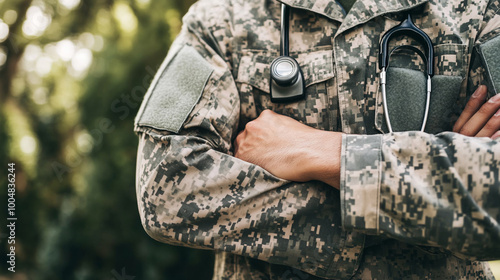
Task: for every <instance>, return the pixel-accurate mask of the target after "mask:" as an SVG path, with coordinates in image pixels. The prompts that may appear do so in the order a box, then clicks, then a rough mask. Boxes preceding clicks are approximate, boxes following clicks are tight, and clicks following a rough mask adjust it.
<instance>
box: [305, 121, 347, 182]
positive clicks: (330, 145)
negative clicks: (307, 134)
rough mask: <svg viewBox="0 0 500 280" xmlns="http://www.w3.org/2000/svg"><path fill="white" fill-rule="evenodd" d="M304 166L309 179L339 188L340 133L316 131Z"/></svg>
mask: <svg viewBox="0 0 500 280" xmlns="http://www.w3.org/2000/svg"><path fill="white" fill-rule="evenodd" d="M310 149H311V153H310V157H309V159H308V161H307V162H308V164H307V166H306V170H308V171H307V172H309V174H310V177H311V180H317V181H322V182H324V183H326V184H329V185H331V186H332V187H335V188H337V189H339V187H340V158H341V149H342V133H340V132H332V131H323V130H318V131H316V135H314V143H313V145H311V146H310Z"/></svg>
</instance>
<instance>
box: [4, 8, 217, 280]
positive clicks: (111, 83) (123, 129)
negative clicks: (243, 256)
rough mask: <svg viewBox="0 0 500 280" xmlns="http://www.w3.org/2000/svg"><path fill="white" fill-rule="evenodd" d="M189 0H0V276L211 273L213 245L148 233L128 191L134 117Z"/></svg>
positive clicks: (132, 172)
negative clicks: (12, 193)
mask: <svg viewBox="0 0 500 280" xmlns="http://www.w3.org/2000/svg"><path fill="white" fill-rule="evenodd" d="M193 2H194V1H193V0H188V1H181V0H163V1H151V0H126V1H125V0H99V1H98V0H43V1H42V0H0V44H1V45H0V163H1V164H0V166H1V167H0V185H1V187H0V189H1V190H2V191H1V194H0V201H1V202H0V205H1V207H2V208H4V207H5V208H4V209H1V210H0V213H1V214H0V221H1V222H0V225H2V226H1V227H0V244H1V246H0V279H52V280H55V279H116V280H121V279H128V280H131V279H210V278H211V276H212V270H213V267H212V265H213V261H212V260H213V254H212V252H208V251H199V250H192V249H186V248H180V247H174V246H169V245H165V244H162V243H159V242H156V241H154V240H153V239H151V238H150V237H149V236H147V234H146V233H145V232H144V230H143V229H142V226H141V224H140V220H139V215H138V211H137V204H136V197H135V159H136V151H137V137H136V136H135V134H134V133H133V119H134V116H135V114H136V112H137V110H138V107H139V104H140V102H141V100H142V97H143V95H144V94H145V92H146V90H147V87H148V85H149V83H150V82H151V80H152V78H153V75H154V73H155V71H156V70H157V69H158V67H159V66H160V64H161V62H162V60H163V58H164V57H165V55H166V53H167V51H168V47H169V46H170V44H171V42H172V40H173V39H174V38H175V36H176V35H177V33H178V32H179V30H180V27H181V17H182V15H183V14H184V13H185V12H186V11H187V9H188V8H189V6H190V5H191V4H192V3H193ZM11 162H13V163H15V168H16V171H15V173H16V189H17V192H16V217H17V218H18V220H17V222H16V244H15V246H16V267H15V268H16V273H11V272H9V271H8V270H7V268H8V266H9V265H8V264H7V263H6V261H7V256H6V255H7V253H8V248H9V246H10V245H9V244H7V242H6V241H7V236H8V232H7V231H6V230H7V228H6V226H5V221H6V215H7V213H6V211H7V203H6V202H7V176H6V175H7V168H8V167H7V163H11ZM133 276H134V277H135V278H133Z"/></svg>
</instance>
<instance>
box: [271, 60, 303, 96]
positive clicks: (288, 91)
mask: <svg viewBox="0 0 500 280" xmlns="http://www.w3.org/2000/svg"><path fill="white" fill-rule="evenodd" d="M270 71H271V85H270V87H271V88H270V91H271V101H272V102H274V103H283V102H291V101H295V100H299V99H302V98H304V97H305V96H304V93H305V90H304V76H303V74H302V71H301V70H300V67H299V64H298V63H297V61H296V60H295V59H293V58H292V57H289V56H280V57H278V58H276V59H275V60H273V62H272V63H271V69H270Z"/></svg>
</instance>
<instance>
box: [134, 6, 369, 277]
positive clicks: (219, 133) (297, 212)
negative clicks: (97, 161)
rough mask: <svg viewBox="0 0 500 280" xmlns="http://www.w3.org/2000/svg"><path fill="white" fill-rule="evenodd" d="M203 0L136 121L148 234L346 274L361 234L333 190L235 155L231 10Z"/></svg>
mask: <svg viewBox="0 0 500 280" xmlns="http://www.w3.org/2000/svg"><path fill="white" fill-rule="evenodd" d="M217 2H218V1H217ZM207 3H209V1H201V2H198V3H197V4H195V6H194V7H193V8H192V9H191V10H190V12H189V13H188V15H187V16H185V17H184V27H183V30H182V32H181V34H180V35H179V37H178V38H177V39H176V41H175V43H174V45H173V46H172V48H171V51H170V53H169V55H168V56H167V59H166V62H165V63H164V65H163V66H162V68H164V69H163V70H162V69H161V70H160V71H159V73H158V74H157V77H156V78H155V80H154V81H153V85H152V88H150V90H149V92H148V94H147V95H146V97H145V100H144V101H143V104H142V108H141V109H140V111H139V114H138V116H137V118H136V126H135V129H136V132H137V133H138V135H139V139H140V140H139V149H138V157H137V182H136V192H137V202H138V207H139V212H140V217H141V221H142V224H143V227H144V229H145V231H146V232H147V233H148V234H149V235H150V236H151V237H152V238H154V239H156V240H158V241H160V242H164V243H168V244H174V245H182V246H189V247H193V248H201V249H210V250H221V251H226V252H231V253H234V254H238V255H242V256H247V257H251V258H257V259H260V260H264V261H267V262H270V263H273V264H280V265H287V266H291V267H294V268H297V269H300V270H303V271H306V272H308V273H311V274H314V275H316V276H320V277H327V278H337V279H347V278H349V277H350V276H351V275H352V274H353V273H354V271H355V269H356V267H357V265H358V262H359V259H360V257H361V252H362V248H363V244H364V235H363V234H361V233H351V232H346V231H344V230H343V229H342V226H341V217H340V212H341V211H340V193H339V192H338V191H337V190H335V189H333V188H331V187H329V186H327V185H324V184H322V183H320V182H309V183H292V182H288V181H284V180H282V179H279V178H277V177H275V176H273V175H272V174H270V173H268V172H267V171H266V170H264V169H262V168H261V167H259V166H256V165H252V164H250V163H247V162H244V161H242V160H239V159H237V158H235V157H233V156H232V140H233V139H234V138H235V137H236V135H237V132H238V122H239V110H240V103H239V102H240V100H239V95H238V88H237V85H236V83H235V81H234V78H233V76H232V74H231V73H232V71H233V64H232V62H231V55H230V53H231V31H232V26H231V21H230V15H228V9H229V8H230V7H228V6H223V5H214V4H213V2H212V4H210V6H209V7H208V6H207V5H208V4H207ZM201 58H202V59H201ZM189 65H191V66H193V65H194V67H192V68H193V69H191V70H189V71H187V70H185V69H186V67H190V66H189ZM186 71H187V72H188V73H185V72H186ZM207 73H209V75H207ZM180 81H186V83H181V84H177V83H179V82H180ZM186 84H189V85H186ZM200 85H201V86H200ZM200 89H201V91H200V93H199V94H198V90H200ZM191 105H194V106H191ZM186 108H187V109H186ZM186 110H188V114H185V113H186ZM179 120H180V121H179ZM179 124H180V126H179Z"/></svg>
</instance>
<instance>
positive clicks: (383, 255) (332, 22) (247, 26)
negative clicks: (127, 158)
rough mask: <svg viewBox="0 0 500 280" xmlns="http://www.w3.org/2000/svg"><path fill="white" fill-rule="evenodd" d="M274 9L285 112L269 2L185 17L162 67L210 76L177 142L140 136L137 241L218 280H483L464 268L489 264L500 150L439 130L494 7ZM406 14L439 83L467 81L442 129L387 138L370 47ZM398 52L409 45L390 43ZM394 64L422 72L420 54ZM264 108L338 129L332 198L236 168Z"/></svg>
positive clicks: (484, 72)
mask: <svg viewBox="0 0 500 280" xmlns="http://www.w3.org/2000/svg"><path fill="white" fill-rule="evenodd" d="M283 2H284V3H287V4H289V5H291V6H292V7H294V9H292V13H291V22H290V31H291V33H290V54H291V56H293V57H294V58H296V59H297V61H298V62H299V64H300V65H301V67H302V70H303V72H304V78H305V83H306V86H307V88H306V95H307V98H306V100H303V101H299V102H295V103H291V104H273V103H271V101H270V96H269V64H270V62H271V61H272V60H273V59H274V58H275V57H277V56H278V55H279V45H280V32H279V29H280V2H278V1H276V0H215V1H208V0H202V1H200V2H198V3H197V4H195V5H194V6H193V7H192V8H191V10H190V12H189V13H188V14H187V15H186V16H185V17H184V19H183V21H184V25H183V29H182V31H181V34H180V35H179V37H178V38H177V40H176V41H175V42H174V45H173V46H172V47H171V52H170V54H169V57H172V56H173V55H172V54H173V53H175V51H176V50H177V49H179V48H180V46H182V45H190V46H193V47H194V48H195V49H196V50H197V51H198V52H199V53H200V54H201V55H202V56H203V57H204V58H205V59H206V60H207V61H208V62H209V63H210V64H211V65H212V67H213V69H214V71H213V73H212V76H211V77H210V78H209V80H208V82H207V85H206V86H205V88H204V89H203V93H202V96H201V98H200V100H199V102H198V103H197V104H196V106H195V107H194V109H193V110H192V112H191V114H190V115H189V117H188V119H187V120H186V122H185V123H184V125H183V128H182V130H181V131H180V133H179V134H178V135H174V134H171V133H168V132H166V131H162V130H154V129H152V128H148V127H144V126H142V127H139V126H136V128H135V129H136V131H137V132H138V134H139V136H140V144H139V151H138V159H137V182H136V186H137V201H138V206H139V212H140V216H141V220H142V223H143V226H144V228H145V230H146V232H147V233H148V234H149V235H151V236H152V237H153V238H155V239H156V240H158V241H161V242H165V243H169V244H175V245H182V246H190V247H194V248H203V249H211V250H215V251H216V265H215V273H214V279H235V280H236V279H238V280H239V279H324V278H327V279H493V276H492V275H491V272H490V270H489V267H488V265H487V263H483V262H478V261H473V260H474V259H481V260H484V259H493V258H500V240H499V236H500V227H499V225H498V221H500V209H499V205H500V203H499V201H500V182H499V177H500V174H499V170H498V161H499V155H500V145H499V144H498V143H497V142H495V141H490V140H488V139H473V138H467V137H463V136H460V135H457V134H453V133H449V132H444V133H440V134H438V133H439V132H442V131H445V130H449V127H451V125H452V124H453V122H454V121H455V120H456V118H457V116H458V115H459V114H460V111H461V110H462V108H463V107H464V105H465V103H466V100H467V98H468V96H470V94H471V93H472V92H473V90H474V89H475V88H476V87H477V86H478V85H479V84H484V83H485V82H486V80H487V79H488V77H489V75H488V71H491V69H488V68H487V67H486V66H485V65H484V61H482V60H481V59H480V58H478V57H477V56H474V55H472V54H473V53H474V46H475V45H476V44H480V43H484V42H486V41H487V40H489V39H491V38H493V37H495V36H497V35H498V34H499V33H500V28H499V26H500V16H499V9H500V1H499V0H491V1H489V2H488V1H480V0H468V1H459V0H452V1H425V0H387V1H377V0H366V1H365V0H359V1H356V3H355V4H354V5H353V7H352V8H351V10H350V11H349V13H348V14H347V15H346V16H344V15H343V14H342V11H341V9H340V7H339V6H338V5H337V4H336V2H335V1H330V0H317V1H313V0H283ZM406 13H411V14H412V17H413V19H414V22H415V24H416V25H417V26H419V27H420V28H422V29H423V30H424V31H425V32H426V33H427V34H428V35H429V36H430V38H431V39H432V40H433V43H434V50H435V57H434V60H435V72H436V75H440V76H442V77H441V78H443V79H446V77H451V76H459V77H462V79H459V81H461V82H460V83H461V85H460V88H461V91H460V92H457V93H454V94H452V95H447V96H455V97H456V100H454V102H455V104H456V105H455V106H454V107H453V108H449V110H447V111H446V112H443V117H442V118H440V119H439V120H431V121H435V122H437V123H436V124H435V125H434V126H433V127H441V130H440V131H432V133H416V132H401V133H394V134H383V133H384V132H386V127H385V123H384V117H383V109H382V102H381V94H380V90H379V80H378V73H379V70H378V64H377V61H378V42H379V41H380V38H381V36H382V35H383V34H384V32H386V31H387V30H388V29H390V28H392V27H393V26H395V25H397V24H398V23H399V22H400V21H401V20H402V19H404V17H405V16H406ZM402 44H415V46H416V47H420V46H419V45H418V44H417V42H415V41H413V40H412V39H411V38H408V37H406V36H401V37H399V38H397V39H396V40H395V41H394V42H392V46H397V45H402ZM168 59H169V58H168V57H167V60H168ZM391 65H394V66H396V67H405V68H411V69H416V70H422V69H423V68H424V64H423V62H422V61H420V59H419V58H418V56H416V55H415V56H412V55H395V59H394V61H391ZM453 80H454V81H456V80H457V79H453ZM179 94H181V93H179ZM145 109H146V110H147V108H145ZM265 109H271V110H273V111H275V112H277V113H280V114H284V115H287V116H290V117H293V118H295V119H296V120H298V121H300V122H302V123H305V124H307V125H309V126H311V127H314V128H317V129H323V130H330V131H342V132H345V133H346V134H345V135H344V138H343V148H342V160H343V165H342V170H341V171H342V172H341V175H342V178H341V184H342V186H341V191H340V192H339V191H337V190H335V189H333V188H332V187H330V186H328V185H325V184H323V183H320V182H306V183H295V182H288V181H285V180H282V179H280V178H276V177H275V176H273V175H272V174H270V173H268V172H267V171H266V170H264V169H262V168H260V167H258V166H255V165H252V164H249V163H247V162H244V161H241V160H239V159H236V158H234V157H233V156H232V141H233V140H234V138H235V137H236V135H237V134H238V132H239V131H241V130H242V129H243V128H244V126H245V124H246V123H247V122H248V121H250V120H252V119H255V118H256V117H257V116H258V115H259V114H260V113H261V112H262V111H263V110H265ZM165 117H168V116H165Z"/></svg>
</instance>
